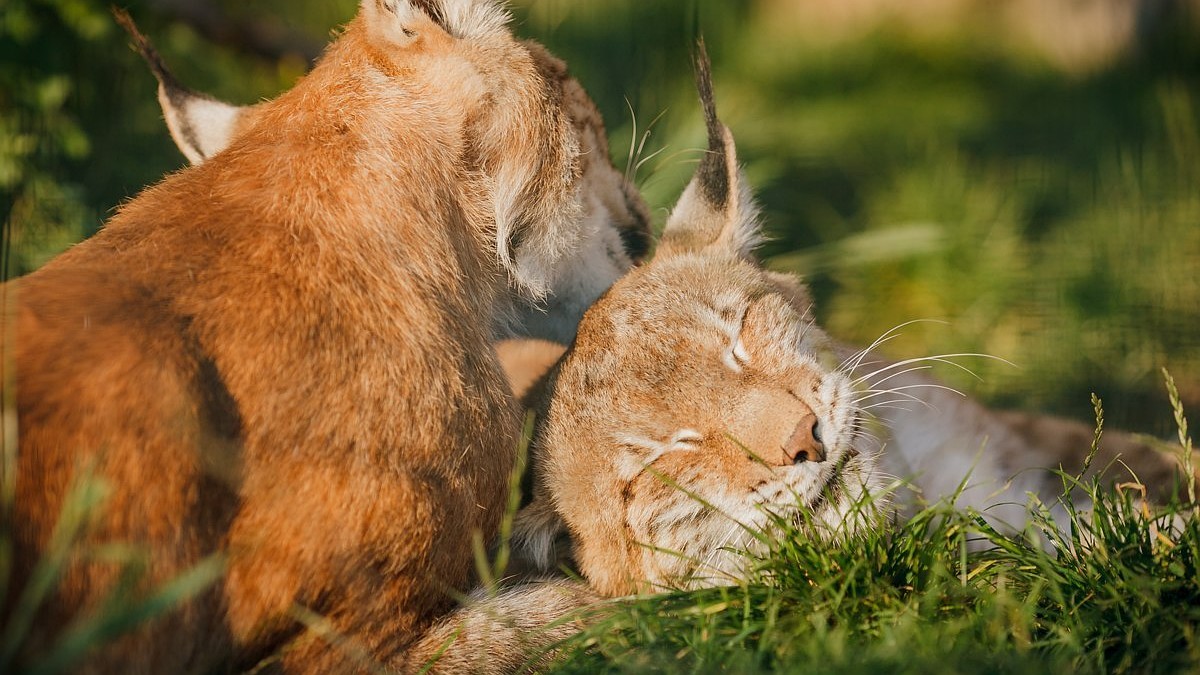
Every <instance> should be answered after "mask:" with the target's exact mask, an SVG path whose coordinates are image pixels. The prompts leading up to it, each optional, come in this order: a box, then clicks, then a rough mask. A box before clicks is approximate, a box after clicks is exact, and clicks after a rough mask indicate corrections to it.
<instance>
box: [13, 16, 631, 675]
mask: <svg viewBox="0 0 1200 675" xmlns="http://www.w3.org/2000/svg"><path fill="white" fill-rule="evenodd" d="M430 9H435V10H438V11H434V12H433V13H432V14H433V17H434V18H437V21H435V20H434V18H431V15H430V14H427V13H426V11H428V10H430ZM505 20H506V16H505V14H504V12H503V11H502V9H501V8H499V7H498V6H496V4H495V3H493V2H490V1H486V0H445V1H444V2H442V3H433V2H430V1H429V0H425V1H423V2H420V3H416V4H409V3H408V2H406V1H404V0H366V1H365V2H364V3H363V5H362V8H361V11H360V14H359V16H358V17H357V18H356V19H355V20H354V21H353V22H352V23H351V24H350V25H349V26H348V27H347V28H346V30H345V32H344V34H342V35H341V36H340V38H339V39H338V40H337V41H336V42H335V43H334V44H333V45H332V46H331V47H330V48H329V50H328V52H327V53H326V55H325V56H324V58H323V59H322V60H321V62H320V63H319V64H318V65H317V67H316V68H315V69H314V70H313V71H312V73H311V74H309V75H308V76H307V77H306V78H304V79H303V80H302V81H301V82H300V83H298V84H297V85H296V87H295V88H294V89H292V90H291V91H289V92H286V93H285V94H283V95H281V96H280V97H279V98H278V99H276V100H274V101H271V102H268V103H266V104H263V105H262V106H260V107H259V108H258V109H257V110H256V111H255V115H254V118H253V119H252V120H251V121H250V122H249V123H248V124H247V125H245V126H244V127H243V128H241V130H240V131H238V132H237V133H235V134H233V135H232V137H231V139H230V140H229V144H228V147H226V148H224V149H223V150H221V151H220V152H217V153H215V154H213V155H212V156H211V157H208V158H207V159H206V160H205V161H204V162H203V163H202V164H200V165H198V166H195V167H193V168H190V169H187V170H184V171H181V172H179V173H177V174H174V175H172V176H170V177H168V178H167V179H166V180H164V181H163V182H161V183H160V184H158V185H156V186H153V187H151V188H149V189H147V190H146V191H145V192H143V193H142V194H141V195H140V196H138V197H137V198H136V199H134V200H133V201H131V202H130V203H128V204H126V205H125V206H123V207H122V208H121V209H120V211H119V213H118V214H117V215H116V216H114V217H113V218H112V220H111V221H109V223H108V224H107V225H106V226H105V228H104V229H103V230H102V231H101V232H100V233H99V234H97V235H96V236H95V237H93V238H92V239H91V240H89V241H86V242H84V243H82V244H79V245H77V246H76V247H75V248H73V249H71V250H70V251H68V252H67V253H65V254H64V255H62V256H60V257H58V258H57V259H55V260H54V261H52V262H51V263H49V264H48V265H46V266H45V267H44V268H43V269H41V270H39V271H38V272H35V273H33V274H31V275H29V276H28V277H26V278H24V279H21V280H19V281H16V282H13V283H11V284H9V285H7V286H6V287H5V288H4V290H3V292H4V293H5V294H6V296H7V297H8V298H9V299H10V300H15V303H16V308H15V311H14V313H13V315H12V316H10V317H6V327H12V326H14V325H15V339H14V340H13V341H12V342H11V343H9V344H7V345H6V346H5V353H6V354H14V358H13V361H12V366H13V367H14V368H15V371H16V402H17V412H18V417H19V428H20V440H19V447H18V465H17V471H18V473H17V480H16V485H17V496H16V504H15V512H14V513H13V514H11V519H10V522H9V523H8V525H9V526H10V527H12V529H13V532H14V537H15V545H16V550H15V554H16V558H15V562H16V572H15V577H14V579H15V581H14V583H13V587H12V588H10V589H9V593H8V595H7V597H8V598H13V597H15V595H16V594H17V593H19V592H20V591H21V589H22V587H23V585H24V583H25V582H26V581H27V580H28V578H29V574H30V570H31V569H32V566H33V565H34V564H35V562H36V561H37V560H38V559H39V558H40V557H41V556H43V555H44V554H45V553H46V549H47V546H48V542H49V539H50V535H51V531H52V530H53V528H54V524H55V522H56V519H57V518H58V516H59V513H60V512H61V511H62V509H63V507H64V500H65V497H66V495H67V492H68V491H69V490H70V488H71V486H72V485H73V484H74V483H76V482H77V481H79V480H80V479H81V477H82V476H83V475H84V469H85V467H87V468H90V469H91V471H92V472H93V473H94V475H95V476H96V477H97V478H98V479H99V480H101V481H102V482H103V484H104V485H105V486H106V487H107V489H108V490H109V495H108V499H107V501H106V502H105V503H104V505H103V508H102V510H101V511H99V512H97V513H95V514H92V517H91V526H90V528H89V529H88V530H87V534H86V537H85V538H84V540H83V541H82V542H80V544H79V545H78V546H77V547H76V548H75V549H74V550H73V553H72V556H71V557H70V559H69V560H70V564H69V566H68V568H67V569H66V571H65V573H64V575H63V577H62V579H61V581H60V582H59V583H58V584H57V586H56V587H55V589H54V591H53V593H52V596H51V597H50V598H49V600H48V601H47V603H46V604H45V606H44V607H43V609H42V610H41V611H40V612H39V614H38V615H37V617H36V619H35V623H34V626H35V630H34V633H33V635H32V636H31V637H30V640H29V641H28V644H27V648H26V656H27V657H29V658H35V657H36V656H37V655H38V654H39V653H41V652H44V651H45V650H48V649H51V648H52V647H53V644H54V640H55V639H57V638H58V637H60V636H61V630H62V628H63V627H64V626H65V625H66V624H67V623H68V622H69V621H71V620H72V619H74V618H77V617H80V616H83V615H86V614H87V613H88V612H91V611H94V610H96V609H97V608H98V607H99V606H100V605H101V604H102V603H103V602H104V600H105V598H106V597H107V595H108V594H109V593H110V592H111V591H113V590H114V584H115V582H116V580H117V577H118V575H119V574H120V573H121V571H120V566H119V565H118V564H116V563H114V562H111V561H106V560H105V559H104V558H103V557H97V556H96V551H97V550H98V548H97V547H100V546H103V545H106V544H109V543H120V544H127V545H129V546H132V547H134V549H136V550H139V551H144V552H145V554H146V555H147V557H146V558H145V559H146V560H147V566H146V568H145V574H144V575H143V577H142V578H141V579H140V581H139V583H138V585H137V586H136V587H135V588H134V589H133V591H132V594H133V595H134V596H137V595H141V594H145V593H147V592H149V591H150V590H151V589H154V588H156V587H158V586H160V585H161V584H163V583H164V582H166V581H168V580H170V579H172V578H174V577H176V576H177V575H179V574H181V573H182V572H184V571H186V570H188V569H189V568H191V567H192V566H194V565H196V564H197V563H198V562H200V561H201V560H202V559H204V558H205V557H206V556H210V555H213V554H219V555H222V556H224V559H225V563H226V574H225V575H224V576H223V577H222V578H221V579H220V580H219V581H218V582H217V584H216V585H215V586H213V587H211V588H210V589H208V590H206V591H204V592H203V593H201V594H200V595H199V596H197V597H196V598H195V599H193V600H191V601H189V602H188V603H186V604H185V605H184V606H183V607H182V608H180V609H179V610H177V611H173V612H171V613H169V614H167V615H166V616H165V617H163V618H160V619H158V620H155V621H153V622H151V623H149V624H147V625H145V626H143V627H141V628H139V629H138V630H136V631H134V632H133V633H131V634H129V635H126V636H125V637H123V638H122V639H120V640H118V641H116V642H114V643H112V644H110V645H108V646H106V647H105V648H103V649H101V650H99V651H97V652H95V653H93V654H91V655H90V656H89V659H88V662H87V664H86V666H84V667H83V668H82V669H81V670H82V671H83V672H121V673H160V672H198V671H204V672H208V671H224V670H229V669H234V668H245V667H249V666H251V665H253V664H254V663H255V662H256V661H258V660H259V659H260V658H262V657H264V656H267V655H269V654H271V653H273V652H276V651H277V650H279V649H280V647H281V646H283V645H284V644H285V643H288V642H289V641H290V642H292V644H291V646H289V647H288V648H286V649H284V650H283V651H282V652H281V655H280V661H279V663H278V664H276V665H277V667H278V668H280V669H281V670H284V671H295V672H336V671H342V670H353V669H357V668H359V667H360V666H361V664H360V663H359V662H357V661H355V660H353V659H352V658H351V657H350V656H349V655H348V652H347V651H343V650H341V649H338V648H335V647H331V646H330V645H329V644H328V643H327V642H325V641H324V640H321V639H312V636H311V635H309V636H308V637H304V636H302V633H303V630H302V626H301V625H300V624H299V623H298V622H297V620H296V618H295V617H296V613H297V611H299V610H303V611H311V612H315V613H317V614H320V615H322V616H324V617H326V619H327V620H328V622H329V628H331V629H332V630H333V631H335V632H336V633H338V634H341V635H344V636H346V637H347V638H348V639H349V640H350V642H351V643H353V644H354V645H355V648H356V649H361V650H364V652H365V653H366V654H367V655H368V657H369V658H370V659H371V660H374V661H377V662H378V663H381V664H385V665H386V664H388V663H396V664H401V663H403V659H404V653H405V651H406V649H407V648H408V646H409V643H410V642H411V641H412V640H414V639H415V637H416V635H417V633H418V631H419V630H420V629H422V627H424V626H425V625H426V624H427V623H428V622H429V621H430V620H431V618H432V617H433V616H434V615H435V614H437V613H438V612H440V611H442V610H443V609H444V608H445V607H447V605H448V604H449V599H450V596H449V595H448V594H447V592H446V591H447V590H449V589H454V588H462V587H464V586H465V584H466V583H467V581H468V574H469V569H470V565H471V560H472V555H471V538H472V533H474V532H479V533H482V535H483V536H484V537H485V538H488V537H490V536H491V533H492V532H494V530H495V527H496V524H497V521H498V519H499V517H500V513H501V511H502V507H501V505H502V503H503V497H504V491H505V482H506V478H507V474H508V471H509V469H510V465H511V462H512V457H513V451H514V449H515V448H516V443H517V435H518V429H519V419H518V414H517V409H516V406H515V404H514V401H513V398H512V395H511V392H510V391H509V389H508V387H507V385H506V383H505V380H504V377H503V374H502V371H501V369H500V367H499V365H498V363H497V360H496V356H495V352H494V351H493V349H492V347H491V344H492V342H493V341H494V339H495V337H496V336H497V335H498V334H503V331H504V328H503V326H504V322H506V321H507V322H512V321H520V319H521V318H522V311H521V309H520V308H521V307H529V308H530V309H536V307H535V301H536V300H537V299H538V298H542V299H544V300H543V302H545V303H546V304H547V305H548V306H549V307H550V313H551V314H552V315H554V316H556V317H557V320H558V323H557V324H553V325H550V326H549V328H547V330H548V331H549V332H550V333H551V334H550V335H548V337H559V338H561V334H562V333H564V332H565V333H566V334H567V336H568V337H569V334H570V332H572V331H573V321H574V320H577V316H576V317H572V316H571V312H572V311H574V309H575V307H576V306H578V305H585V304H586V303H587V302H590V300H591V298H593V297H595V294H598V293H599V292H600V291H602V290H603V288H604V287H606V286H607V284H608V283H611V281H612V279H613V278H615V276H616V275H617V274H618V273H619V271H622V270H623V268H624V267H627V266H628V264H629V258H628V256H627V255H625V253H624V252H623V251H618V252H616V253H613V254H611V255H610V256H609V263H610V265H611V269H612V270H615V271H614V272H613V273H611V274H610V275H609V276H608V278H604V275H603V274H597V273H595V272H594V271H593V272H590V274H591V275H592V276H591V277H588V278H585V279H582V280H581V279H580V278H579V277H578V275H574V274H573V273H572V272H571V269H572V268H573V267H575V261H574V258H573V257H572V256H574V255H575V253H576V252H577V251H580V250H586V249H587V242H588V241H590V239H589V237H591V238H592V239H597V238H600V237H601V236H609V234H606V233H611V232H614V231H615V227H614V225H616V224H620V225H621V226H623V227H629V228H631V229H635V230H636V229H638V227H640V226H644V213H643V212H642V211H641V206H640V204H639V203H638V202H637V201H636V196H631V193H630V191H629V189H628V186H626V185H624V183H623V182H622V181H621V180H620V176H619V173H618V172H616V171H615V170H614V169H612V167H611V166H610V165H609V164H608V163H607V162H606V161H605V160H604V158H603V157H602V156H601V157H597V156H596V153H592V156H590V157H584V156H582V155H581V152H582V149H583V148H584V147H586V146H587V145H588V144H591V143H595V142H596V141H595V138H596V137H597V136H599V137H602V133H603V132H602V129H601V130H599V131H597V130H595V129H594V128H593V125H594V124H596V120H588V119H580V111H581V110H583V111H592V112H593V113H594V108H593V107H591V104H590V102H588V101H586V97H585V96H584V95H583V94H582V91H581V90H579V89H578V85H577V84H575V83H574V81H573V80H570V79H569V78H568V77H567V76H566V74H565V70H564V69H563V67H562V65H561V63H559V62H558V61H556V60H555V59H553V57H551V56H549V55H548V54H547V53H545V51H544V50H542V49H541V48H540V47H537V46H535V45H528V44H522V43H519V42H517V41H516V40H514V39H513V38H512V36H511V34H510V33H509V32H508V30H507V28H505V26H504V22H505ZM580 99H582V100H580ZM610 191H611V192H612V193H613V194H608V193H609V192H610ZM613 208H615V209H619V211H610V210H609V209H613ZM639 224H640V225H639ZM611 236H612V237H615V236H616V234H611ZM514 308H516V309H515V310H514ZM6 332H8V331H6ZM531 332H532V331H531ZM7 365H8V364H6V366H7Z"/></svg>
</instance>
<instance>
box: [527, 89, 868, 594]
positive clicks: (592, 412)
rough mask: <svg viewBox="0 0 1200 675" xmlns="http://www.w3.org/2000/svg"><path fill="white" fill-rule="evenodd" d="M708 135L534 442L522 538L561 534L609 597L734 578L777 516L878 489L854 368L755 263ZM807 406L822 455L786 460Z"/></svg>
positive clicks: (746, 206) (595, 311)
mask: <svg viewBox="0 0 1200 675" xmlns="http://www.w3.org/2000/svg"><path fill="white" fill-rule="evenodd" d="M703 91H704V90H703V87H702V95H703ZM712 121H715V114H714V115H713V120H712ZM710 134H712V135H710V151H709V154H708V155H707V156H706V158H705V160H704V161H705V162H711V163H712V164H713V165H712V166H708V167H706V166H705V165H704V164H702V165H701V168H700V170H699V171H698V172H697V176H696V178H694V179H693V181H692V183H691V184H690V185H689V187H688V188H687V190H685V192H684V194H683V196H682V197H681V199H680V201H679V203H678V204H677V205H676V207H675V209H674V211H673V213H672V215H671V217H670V219H669V221H668V223H667V226H666V229H665V231H664V234H663V239H662V242H661V243H660V245H659V247H658V251H657V253H656V255H655V257H654V259H653V260H652V261H651V262H650V263H648V264H646V265H645V266H643V267H641V268H639V269H636V270H634V271H633V272H631V273H630V274H629V275H628V276H626V277H625V278H623V279H621V280H620V281H619V282H617V284H615V285H614V286H613V288H612V289H611V290H610V291H609V292H608V293H607V294H605V295H604V296H603V297H602V298H601V299H600V300H599V301H598V302H597V303H596V304H595V305H594V306H592V308H591V309H589V310H588V312H587V314H586V315H585V317H584V320H583V322H582V323H581V324H580V329H579V334H578V336H577V338H576V340H575V342H574V344H573V345H572V347H571V348H570V349H569V350H568V351H567V353H566V356H565V357H564V359H563V360H562V362H561V363H560V365H559V368H558V370H557V372H556V373H555V375H553V376H552V379H551V380H550V384H549V389H548V391H549V392H550V399H549V402H548V405H547V406H546V410H545V413H544V417H543V420H542V421H541V423H540V425H539V429H538V432H537V434H536V436H535V440H534V447H533V452H534V455H533V457H534V460H533V461H534V466H535V473H536V476H537V484H536V488H535V498H534V502H533V503H532V504H531V505H530V506H528V507H527V508H526V509H525V510H524V511H522V513H521V514H520V516H519V518H518V526H517V529H518V541H519V544H520V545H521V546H522V547H523V549H524V551H525V552H526V553H527V554H529V555H530V556H531V557H533V558H534V559H536V560H537V561H539V562H540V563H541V564H542V565H545V566H550V565H551V564H552V559H551V555H550V552H551V545H552V543H553V541H554V539H555V537H557V535H558V534H559V533H560V531H561V530H562V529H563V528H565V529H566V530H568V531H569V533H570V536H571V539H572V542H573V554H574V559H575V562H576V563H577V564H578V566H579V569H580V571H581V572H582V573H583V574H584V576H585V577H586V579H587V581H588V582H589V583H590V584H591V585H592V587H593V588H594V589H595V590H597V591H598V592H600V593H601V594H604V595H621V594H625V593H630V592H634V591H638V590H653V589H658V588H662V587H667V586H669V587H680V586H683V587H695V586H706V585H714V584H726V583H731V582H733V581H735V580H737V579H739V578H742V577H743V576H744V574H745V565H746V564H747V563H748V561H749V560H750V558H749V557H748V556H746V555H745V552H746V551H750V552H757V551H761V550H762V549H763V537H764V536H770V534H771V533H772V531H773V529H774V527H775V524H776V523H778V522H779V520H780V519H783V520H785V521H791V522H794V523H796V524H798V525H801V529H803V530H806V531H808V532H809V533H810V535H811V536H819V537H836V536H844V535H846V534H847V533H848V532H851V531H853V530H854V529H855V528H857V527H860V526H862V525H863V524H864V523H865V522H866V520H867V518H866V516H865V514H861V513H854V509H853V508H852V505H854V504H856V503H858V502H860V501H862V497H863V496H864V495H865V494H869V493H872V492H874V491H876V490H877V488H878V487H879V486H878V480H877V478H876V476H875V474H874V472H873V468H872V467H873V462H872V458H871V457H870V455H869V454H868V453H866V452H863V451H862V450H864V441H863V430H862V428H861V415H860V411H859V410H858V408H857V407H856V405H855V399H856V396H855V394H854V390H853V386H852V382H851V379H850V378H849V377H848V376H847V375H846V374H845V373H842V372H839V371H838V370H837V367H836V366H837V363H838V360H837V359H836V358H834V354H833V349H832V345H831V344H830V343H829V340H828V338H827V337H826V336H825V334H824V333H823V332H822V331H821V330H820V329H819V328H818V327H816V326H815V325H814V323H813V319H812V316H811V314H810V312H809V308H808V301H807V298H806V295H805V294H804V293H803V291H802V289H801V288H800V287H799V286H798V285H797V284H796V283H795V282H794V281H793V280H791V279H789V278H787V277H781V276H780V275H776V274H772V273H769V272H767V271H764V270H763V269H762V268H761V267H760V266H759V265H758V264H757V263H756V262H754V260H753V258H752V256H751V255H750V247H751V246H752V244H753V242H755V241H757V239H758V221H757V218H756V215H755V212H754V209H753V206H752V204H751V203H750V201H749V195H748V191H747V190H746V189H745V187H744V182H743V180H742V176H741V175H740V172H739V171H738V169H737V164H736V156H735V153H734V148H733V139H732V137H731V136H730V134H729V132H728V130H727V129H725V128H724V126H723V125H720V123H719V122H716V123H715V124H710ZM714 136H715V138H714ZM706 180H711V181H712V185H706V184H705V181H706ZM714 190H720V191H722V192H719V193H717V195H716V197H714V196H713V195H714ZM812 414H815V419H816V421H817V427H818V429H819V436H820V439H821V441H822V443H823V446H824V451H825V456H824V457H822V458H821V459H820V460H819V461H797V460H795V459H793V458H792V457H790V456H788V454H787V453H786V452H785V451H784V448H783V446H784V445H785V444H786V443H787V442H788V438H789V436H790V435H792V434H793V433H795V432H796V429H797V423H798V422H800V421H801V420H804V419H810V417H809V416H811V415H812Z"/></svg>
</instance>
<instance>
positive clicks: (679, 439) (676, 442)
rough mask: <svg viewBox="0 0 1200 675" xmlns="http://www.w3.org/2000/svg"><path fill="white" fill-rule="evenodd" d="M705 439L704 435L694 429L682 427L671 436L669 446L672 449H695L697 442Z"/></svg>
mask: <svg viewBox="0 0 1200 675" xmlns="http://www.w3.org/2000/svg"><path fill="white" fill-rule="evenodd" d="M703 440H704V436H701V435H700V432H698V431H696V430H694V429H680V430H679V431H676V432H675V434H674V435H672V436H671V440H670V441H668V442H667V447H668V448H670V449H671V450H694V449H695V448H696V444H697V443H700V442H701V441H703Z"/></svg>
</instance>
